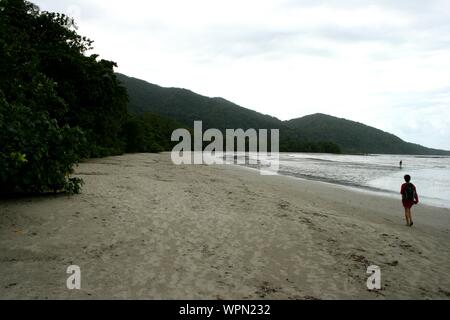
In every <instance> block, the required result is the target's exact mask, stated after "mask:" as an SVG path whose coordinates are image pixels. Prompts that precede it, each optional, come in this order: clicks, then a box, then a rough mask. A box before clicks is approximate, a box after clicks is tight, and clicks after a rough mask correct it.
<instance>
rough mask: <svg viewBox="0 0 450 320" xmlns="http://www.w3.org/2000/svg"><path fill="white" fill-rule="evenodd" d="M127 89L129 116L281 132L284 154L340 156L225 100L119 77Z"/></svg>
mask: <svg viewBox="0 0 450 320" xmlns="http://www.w3.org/2000/svg"><path fill="white" fill-rule="evenodd" d="M116 75H117V78H118V80H119V82H120V83H121V84H122V85H123V86H124V87H125V88H126V89H127V92H128V97H129V103H128V110H129V112H130V113H132V114H135V115H140V114H142V113H145V112H152V113H155V114H158V115H161V116H164V117H167V118H170V119H173V120H175V121H178V122H180V123H182V124H184V125H185V126H188V127H193V125H194V121H197V120H201V121H203V128H204V129H207V128H216V129H220V130H225V129H238V128H240V129H250V128H253V129H280V150H281V151H285V152H327V153H340V151H341V150H340V149H339V147H338V146H337V145H336V144H334V143H331V142H329V141H326V140H324V141H322V140H317V139H315V140H314V141H309V140H307V139H302V138H301V137H299V136H298V134H297V133H296V132H295V130H293V129H291V128H290V127H289V126H287V125H286V124H285V123H283V121H281V120H279V119H277V118H275V117H272V116H269V115H263V114H261V113H258V112H256V111H252V110H249V109H246V108H243V107H240V106H238V105H236V104H234V103H232V102H230V101H227V100H225V99H222V98H208V97H205V96H202V95H199V94H196V93H194V92H192V91H189V90H186V89H179V88H163V87H160V86H157V85H154V84H151V83H148V82H146V81H143V80H140V79H136V78H131V77H128V76H126V75H123V74H119V73H116Z"/></svg>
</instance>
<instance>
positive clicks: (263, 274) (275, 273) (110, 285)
mask: <svg viewBox="0 0 450 320" xmlns="http://www.w3.org/2000/svg"><path fill="white" fill-rule="evenodd" d="M76 175H77V176H79V177H82V178H83V179H84V181H85V185H84V187H83V192H82V194H80V195H75V196H71V197H68V196H64V195H59V196H41V197H29V198H15V199H9V200H4V199H3V200H0V298H1V299H84V298H87V299H100V298H104V299H118V298H125V299H410V298H415V299H450V276H449V273H450V210H448V209H441V208H435V207H429V206H423V205H420V206H417V207H415V208H414V211H413V215H414V218H415V224H416V225H415V226H414V227H413V228H409V227H406V226H405V225H404V224H405V222H404V217H403V213H402V207H401V202H400V201H399V200H394V199H391V198H388V197H384V196H377V195H373V194H368V193H362V192H355V191H353V190H349V189H345V188H342V187H339V186H334V185H329V184H325V183H319V182H312V181H303V180H298V179H293V178H289V177H282V176H270V177H268V176H260V175H259V174H258V173H257V172H256V171H252V170H249V169H246V168H240V167H235V166H174V165H173V164H172V163H171V161H170V157H169V155H168V154H161V155H154V154H136V155H124V156H119V157H110V158H105V159H96V160H91V161H88V162H86V163H82V164H80V166H79V167H78V168H77V170H76ZM70 265H78V266H80V268H81V274H82V280H81V286H82V288H81V290H74V291H70V290H68V289H67V288H66V279H67V277H68V275H67V274H66V268H67V267H68V266H70ZM370 265H377V266H379V267H380V268H381V275H382V289H381V290H380V291H368V289H367V287H366V280H367V277H368V275H367V274H366V270H367V267H368V266H370Z"/></svg>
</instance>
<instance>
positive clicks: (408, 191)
mask: <svg viewBox="0 0 450 320" xmlns="http://www.w3.org/2000/svg"><path fill="white" fill-rule="evenodd" d="M414 199H415V191H414V185H413V184H412V183H407V184H406V186H405V190H404V191H403V200H414Z"/></svg>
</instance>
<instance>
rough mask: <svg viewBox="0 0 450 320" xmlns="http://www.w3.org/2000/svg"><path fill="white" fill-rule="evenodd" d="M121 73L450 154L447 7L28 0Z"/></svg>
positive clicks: (423, 2) (408, 1) (384, 1)
mask: <svg viewBox="0 0 450 320" xmlns="http://www.w3.org/2000/svg"><path fill="white" fill-rule="evenodd" d="M32 2H34V3H36V4H37V5H39V6H40V7H41V9H42V10H49V11H59V12H64V13H68V14H70V15H71V16H74V17H75V18H76V19H77V21H78V25H79V32H80V33H81V34H83V35H86V36H88V37H89V38H91V39H93V40H94V41H95V44H94V46H95V50H94V52H95V53H98V54H100V55H101V57H102V58H105V59H108V60H113V61H116V62H117V63H118V64H119V68H118V70H117V71H119V72H122V73H125V74H127V75H129V76H133V77H137V78H141V79H144V80H146V81H149V82H151V83H155V84H158V85H161V86H167V87H183V88H187V89H190V90H192V91H195V92H197V93H200V94H203V95H206V96H212V97H216V96H220V97H223V98H226V99H227V100H230V101H233V102H235V103H237V104H239V105H241V106H243V107H246V108H249V109H253V110H256V111H259V112H262V113H265V114H270V115H273V116H276V117H278V118H280V119H282V120H288V119H292V118H298V117H301V116H304V115H307V114H311V113H317V112H321V113H327V114H330V115H334V116H337V117H343V118H347V119H350V120H355V121H359V122H363V123H365V124H368V125H371V126H375V127H377V128H380V129H382V130H385V131H389V132H391V133H394V134H396V135H398V136H400V137H401V138H402V139H404V140H407V141H410V142H415V143H420V144H423V145H426V146H429V147H435V148H445V149H448V150H450V1H449V0H372V1H370V0H335V1H332V0H329V1H321V0H305V1H302V0H271V1H269V0H267V1H266V0H223V1H215V0H189V1H187V0H160V1H149V0H146V1H144V0H142V1H138V0H127V1H115V0H79V1H77V0H73V1H70V0H35V1H32Z"/></svg>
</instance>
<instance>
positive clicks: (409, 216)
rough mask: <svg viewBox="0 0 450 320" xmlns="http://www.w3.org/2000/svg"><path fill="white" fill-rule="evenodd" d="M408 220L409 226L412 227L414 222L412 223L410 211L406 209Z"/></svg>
mask: <svg viewBox="0 0 450 320" xmlns="http://www.w3.org/2000/svg"><path fill="white" fill-rule="evenodd" d="M408 219H409V226H410V227H412V226H413V224H414V222H413V221H412V214H411V209H408Z"/></svg>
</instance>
